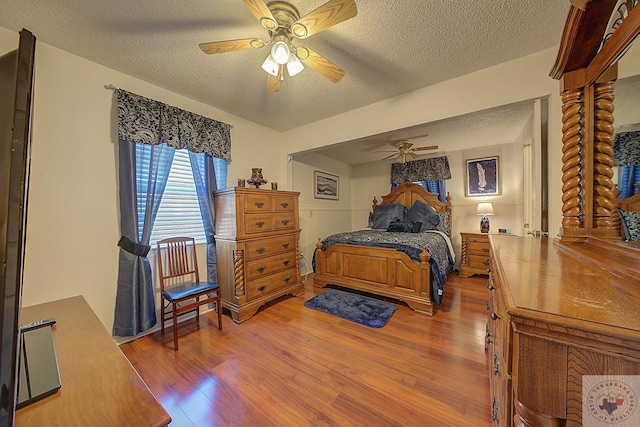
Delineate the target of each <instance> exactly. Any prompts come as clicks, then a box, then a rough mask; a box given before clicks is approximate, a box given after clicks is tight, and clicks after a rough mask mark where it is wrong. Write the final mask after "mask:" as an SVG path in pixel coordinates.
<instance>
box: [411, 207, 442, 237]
mask: <svg viewBox="0 0 640 427" xmlns="http://www.w3.org/2000/svg"><path fill="white" fill-rule="evenodd" d="M407 221H411V222H421V223H422V227H421V228H420V231H425V230H433V229H435V228H436V226H437V225H438V224H439V223H440V217H439V216H438V213H437V212H436V211H435V210H434V209H433V208H432V207H431V206H430V205H428V204H427V203H424V202H421V201H420V200H416V201H415V203H414V204H413V206H411V209H409V210H408V211H407Z"/></svg>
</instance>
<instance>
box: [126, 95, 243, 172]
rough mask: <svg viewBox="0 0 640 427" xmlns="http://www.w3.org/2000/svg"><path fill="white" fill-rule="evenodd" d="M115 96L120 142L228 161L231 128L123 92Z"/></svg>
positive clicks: (229, 158)
mask: <svg viewBox="0 0 640 427" xmlns="http://www.w3.org/2000/svg"><path fill="white" fill-rule="evenodd" d="M116 95H117V99H118V138H119V139H121V140H125V141H130V142H138V143H142V144H150V145H158V144H162V143H166V144H167V145H169V146H170V147H175V148H178V149H183V148H186V149H187V150H189V151H191V152H194V153H207V154H210V155H211V156H212V157H217V158H219V159H225V160H228V161H231V125H229V124H227V123H222V122H219V121H217V120H214V119H210V118H208V117H204V116H201V115H199V114H195V113H192V112H190V111H185V110H182V109H180V108H177V107H172V106H171V105H167V104H163V103H162V102H159V101H155V100H153V99H149V98H145V97H144V96H140V95H136V94H135V93H131V92H127V91H125V90H122V89H116Z"/></svg>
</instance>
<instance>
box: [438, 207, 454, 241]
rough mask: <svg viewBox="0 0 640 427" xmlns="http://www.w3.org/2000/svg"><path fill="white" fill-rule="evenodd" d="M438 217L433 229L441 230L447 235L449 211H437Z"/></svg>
mask: <svg viewBox="0 0 640 427" xmlns="http://www.w3.org/2000/svg"><path fill="white" fill-rule="evenodd" d="M438 217H439V218H440V222H439V223H438V225H437V226H436V228H435V229H436V230H438V231H442V232H443V233H444V234H446V235H447V236H449V223H450V222H451V211H447V212H438ZM449 237H451V236H449Z"/></svg>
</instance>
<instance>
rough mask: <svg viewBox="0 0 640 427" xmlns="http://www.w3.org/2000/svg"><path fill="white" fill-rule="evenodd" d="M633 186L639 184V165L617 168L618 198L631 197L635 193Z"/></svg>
mask: <svg viewBox="0 0 640 427" xmlns="http://www.w3.org/2000/svg"><path fill="white" fill-rule="evenodd" d="M635 184H640V165H635V166H618V190H620V194H619V195H618V198H620V199H625V198H627V197H631V196H633V195H634V194H635V193H636V192H637V189H636V188H635Z"/></svg>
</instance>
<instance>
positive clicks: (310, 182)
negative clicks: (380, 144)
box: [292, 153, 352, 274]
mask: <svg viewBox="0 0 640 427" xmlns="http://www.w3.org/2000/svg"><path fill="white" fill-rule="evenodd" d="M292 163H293V165H292V178H293V187H292V188H293V191H299V192H300V200H299V204H300V228H301V229H302V231H301V233H300V251H301V252H302V253H303V254H304V258H305V261H307V264H308V266H309V268H311V260H312V257H313V251H314V250H315V245H316V242H317V241H318V238H321V237H322V238H323V237H326V236H327V235H328V234H333V233H337V232H340V231H345V230H350V229H351V211H352V204H351V200H352V184H351V182H352V177H351V168H350V166H349V165H347V164H345V163H342V162H337V161H335V160H333V159H331V158H329V157H326V156H323V155H321V154H314V153H309V154H303V155H298V156H296V157H295V159H294V160H292ZM314 171H320V172H325V173H329V174H332V175H336V176H338V177H339V183H338V184H339V190H338V191H339V199H338V200H331V199H316V198H315V197H314V188H313V187H314ZM302 273H303V274H304V273H305V271H302Z"/></svg>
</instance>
